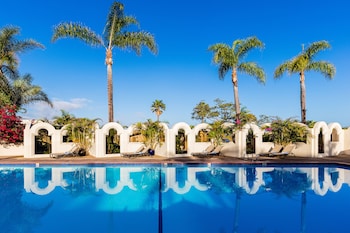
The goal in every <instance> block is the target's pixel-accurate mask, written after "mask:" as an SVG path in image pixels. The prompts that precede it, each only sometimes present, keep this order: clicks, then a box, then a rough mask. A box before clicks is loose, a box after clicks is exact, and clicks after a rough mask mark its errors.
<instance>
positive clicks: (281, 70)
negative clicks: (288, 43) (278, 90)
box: [273, 61, 291, 79]
mask: <svg viewBox="0 0 350 233" xmlns="http://www.w3.org/2000/svg"><path fill="white" fill-rule="evenodd" d="M290 63H291V62H290V61H286V62H284V63H282V64H281V65H279V66H278V67H277V68H276V70H275V72H274V75H273V77H274V78H275V79H278V78H281V77H282V75H283V74H284V72H286V71H288V67H289V66H290Z"/></svg>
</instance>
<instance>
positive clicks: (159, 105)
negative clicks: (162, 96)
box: [151, 100, 166, 122]
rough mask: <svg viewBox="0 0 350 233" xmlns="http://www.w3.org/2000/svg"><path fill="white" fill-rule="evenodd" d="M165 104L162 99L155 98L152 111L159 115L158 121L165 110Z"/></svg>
mask: <svg viewBox="0 0 350 233" xmlns="http://www.w3.org/2000/svg"><path fill="white" fill-rule="evenodd" d="M165 108H166V106H165V104H164V103H163V101H162V100H155V101H153V103H152V106H151V111H152V112H154V113H155V114H156V115H157V121H158V122H159V116H160V115H162V113H163V112H164V111H165Z"/></svg>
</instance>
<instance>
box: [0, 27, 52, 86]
mask: <svg viewBox="0 0 350 233" xmlns="http://www.w3.org/2000/svg"><path fill="white" fill-rule="evenodd" d="M19 33H20V28H19V27H15V26H6V27H3V28H0V79H3V78H5V77H6V76H7V77H9V78H11V77H15V76H16V74H17V66H18V64H19V59H18V54H19V53H22V52H26V51H27V50H30V49H35V48H42V49H43V48H45V47H44V45H42V44H40V43H39V42H36V41H35V40H33V39H24V40H18V39H16V38H15V37H16V36H17V35H18V34H19Z"/></svg>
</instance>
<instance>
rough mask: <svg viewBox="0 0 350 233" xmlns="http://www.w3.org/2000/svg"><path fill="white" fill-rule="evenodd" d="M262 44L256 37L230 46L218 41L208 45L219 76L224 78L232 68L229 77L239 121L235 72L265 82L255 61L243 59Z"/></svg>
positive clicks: (235, 42)
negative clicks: (217, 66)
mask: <svg viewBox="0 0 350 233" xmlns="http://www.w3.org/2000/svg"><path fill="white" fill-rule="evenodd" d="M263 47H264V44H263V43H262V42H261V41H260V40H259V39H258V38H257V37H248V38H246V39H243V40H242V39H238V40H235V41H234V42H233V44H232V47H230V46H229V45H227V44H223V43H218V44H214V45H211V46H209V51H212V52H213V53H214V55H213V61H214V63H215V64H218V65H219V69H218V71H219V78H220V79H224V77H225V75H226V74H227V73H228V71H229V70H232V73H231V79H232V84H233V92H234V103H235V110H236V122H239V121H240V113H241V111H240V102H239V95H238V77H237V72H238V71H239V72H241V73H246V74H248V75H251V76H254V77H256V78H257V80H258V81H259V82H261V83H265V72H264V70H263V69H262V68H261V67H259V66H258V65H257V63H255V62H245V61H243V59H244V58H245V56H246V55H247V53H248V52H249V51H250V50H252V49H253V48H263Z"/></svg>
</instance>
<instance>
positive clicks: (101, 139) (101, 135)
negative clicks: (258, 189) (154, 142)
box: [0, 121, 350, 158]
mask: <svg viewBox="0 0 350 233" xmlns="http://www.w3.org/2000/svg"><path fill="white" fill-rule="evenodd" d="M25 124H26V127H25V130H24V143H23V145H17V146H13V145H12V146H3V145H0V156H21V155H24V157H27V158H36V157H48V156H49V155H48V154H40V155H37V154H34V151H35V148H34V146H35V145H34V144H35V143H34V142H35V140H34V139H35V136H36V135H38V131H39V130H40V129H46V130H47V131H48V134H49V136H51V141H52V150H51V151H52V153H64V152H66V151H69V150H70V149H71V148H72V147H73V143H64V142H63V140H62V138H63V135H64V134H65V129H64V128H63V129H60V130H57V129H55V128H54V127H53V126H52V125H50V124H48V123H45V122H41V123H36V124H34V125H31V122H28V121H26V122H25ZM163 124H164V123H163ZM133 127H134V126H133V125H131V126H129V127H128V128H126V129H125V128H123V127H122V126H121V125H120V124H118V123H116V122H111V123H107V124H105V125H104V126H102V127H101V128H99V127H98V125H97V126H96V135H95V141H94V144H93V146H92V148H91V149H90V153H91V154H92V155H93V156H96V157H105V156H120V154H109V155H106V151H105V150H106V149H105V145H106V135H107V134H108V133H109V130H110V129H116V130H117V133H118V135H119V136H120V150H121V153H123V152H132V151H135V150H136V149H137V148H139V147H140V145H141V143H140V142H130V141H129V137H130V135H131V134H132V133H133ZM164 129H165V142H164V143H163V145H162V146H160V147H157V148H156V154H157V155H161V156H165V157H176V156H191V153H193V152H201V151H203V150H204V149H205V148H206V147H208V146H209V145H210V142H196V141H195V138H196V135H197V134H198V132H199V131H200V130H202V129H208V130H210V125H209V124H206V123H202V124H198V125H196V126H195V127H193V128H191V127H190V126H189V125H188V124H187V123H185V122H179V123H177V124H175V125H174V126H173V127H172V128H169V127H168V125H166V124H164ZM180 129H182V130H184V132H185V135H186V140H187V147H188V148H187V154H181V155H177V154H176V148H175V146H176V144H175V143H176V135H177V134H178V131H179V130H180ZM249 129H251V130H252V131H253V133H254V135H255V146H256V147H255V153H256V154H259V153H262V152H267V151H268V150H269V149H270V148H271V147H273V143H271V142H262V136H263V133H264V131H263V130H261V129H260V128H259V127H258V126H257V125H254V124H247V125H245V126H244V127H243V129H242V130H241V131H236V132H235V142H229V143H225V144H224V148H223V149H222V154H223V155H225V156H235V157H244V156H246V155H245V151H246V137H247V133H248V130H249ZM321 129H322V135H323V140H324V153H322V154H319V153H318V143H319V142H318V135H319V133H320V132H321ZM310 133H311V136H310V138H309V139H308V142H307V143H296V148H295V150H294V151H293V152H294V155H295V156H311V157H322V156H335V155H337V154H339V152H341V151H343V150H349V149H350V128H347V129H342V127H341V126H340V124H339V123H336V122H335V123H330V124H326V123H325V122H323V121H321V122H317V123H316V124H315V126H314V127H313V128H311V129H310Z"/></svg>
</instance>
